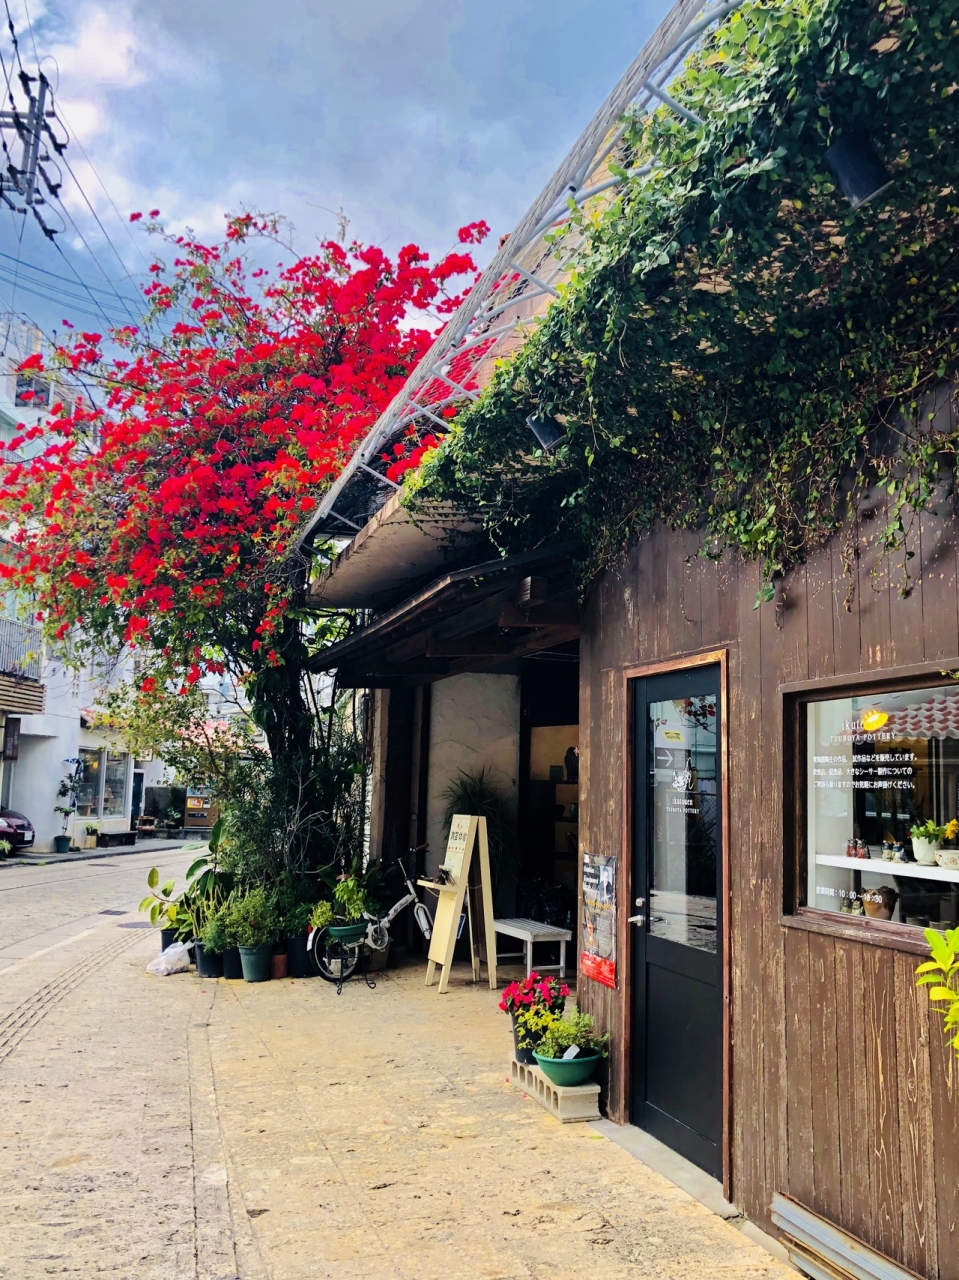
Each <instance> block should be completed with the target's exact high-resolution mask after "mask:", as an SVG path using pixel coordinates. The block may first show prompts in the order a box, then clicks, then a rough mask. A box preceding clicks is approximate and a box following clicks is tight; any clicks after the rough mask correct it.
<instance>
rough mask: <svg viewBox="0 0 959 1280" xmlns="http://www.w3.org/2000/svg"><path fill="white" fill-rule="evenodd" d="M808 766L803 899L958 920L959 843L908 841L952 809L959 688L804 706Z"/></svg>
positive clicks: (860, 912) (958, 762)
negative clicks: (916, 830)
mask: <svg viewBox="0 0 959 1280" xmlns="http://www.w3.org/2000/svg"><path fill="white" fill-rule="evenodd" d="M805 764H806V814H805V821H806V833H805V834H806V877H805V886H804V894H803V895H802V898H803V899H804V903H805V905H807V906H809V907H815V908H817V909H818V910H821V911H829V912H837V913H842V914H844V915H854V916H869V917H872V918H873V919H877V920H892V921H895V922H897V923H901V924H909V925H915V926H917V927H918V926H921V927H927V926H929V925H932V926H933V927H938V928H946V927H954V926H955V925H956V924H957V923H959V848H957V846H959V841H957V840H956V839H955V838H950V835H951V833H946V834H945V836H944V838H941V839H939V840H938V841H933V842H931V843H928V842H924V841H923V840H921V839H914V838H913V837H911V836H910V830H911V829H912V828H914V827H916V826H920V825H922V824H923V823H926V822H932V823H934V824H936V826H938V827H940V828H942V827H946V826H947V824H948V823H949V822H950V821H951V820H952V819H954V818H955V817H956V815H957V809H959V687H957V686H956V685H944V686H939V687H937V688H930V689H914V690H910V691H907V692H902V691H899V692H895V693H882V694H857V695H856V696H855V697H848V698H833V699H830V700H828V701H824V702H810V703H808V704H807V706H806V741H805ZM934 834H936V835H938V834H939V833H934ZM936 843H938V844H939V848H938V849H937V848H936V847H935V845H936Z"/></svg>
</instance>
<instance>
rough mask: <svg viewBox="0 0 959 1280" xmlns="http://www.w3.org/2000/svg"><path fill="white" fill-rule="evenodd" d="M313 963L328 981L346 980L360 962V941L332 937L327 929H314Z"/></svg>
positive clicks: (312, 944)
mask: <svg viewBox="0 0 959 1280" xmlns="http://www.w3.org/2000/svg"><path fill="white" fill-rule="evenodd" d="M310 949H311V951H312V952H313V963H314V964H315V965H316V969H317V972H318V973H319V975H320V977H321V978H325V979H326V981H327V982H345V981H346V979H347V978H349V977H351V975H352V974H353V971H354V970H355V969H356V966H357V965H358V964H359V962H360V943H358V942H341V941H340V940H339V938H330V937H329V936H328V931H327V930H326V929H314V930H313V936H312V938H311V939H310Z"/></svg>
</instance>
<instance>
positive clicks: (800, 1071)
mask: <svg viewBox="0 0 959 1280" xmlns="http://www.w3.org/2000/svg"><path fill="white" fill-rule="evenodd" d="M785 950H786V1054H787V1061H788V1063H789V1067H788V1084H789V1087H788V1090H787V1092H786V1123H787V1134H788V1138H789V1146H788V1153H787V1169H788V1180H787V1183H786V1184H785V1185H784V1186H783V1187H781V1188H779V1189H780V1190H783V1191H787V1192H788V1194H789V1195H791V1196H793V1197H794V1198H795V1199H796V1200H798V1201H800V1203H801V1204H805V1205H809V1206H810V1208H811V1207H812V1205H813V1200H814V1198H815V1197H814V1190H813V1148H812V1143H810V1141H809V1133H810V1128H811V1125H812V1112H813V1090H814V1077H813V1072H812V1064H811V1061H810V1040H811V1037H810V1034H809V1031H810V1010H809V1002H810V974H809V935H807V934H805V933H800V932H798V931H796V932H792V933H790V934H789V935H787V937H786V948H785Z"/></svg>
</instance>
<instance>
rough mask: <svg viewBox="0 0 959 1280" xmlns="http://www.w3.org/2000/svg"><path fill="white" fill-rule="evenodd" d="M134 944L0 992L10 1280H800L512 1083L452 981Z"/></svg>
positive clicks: (492, 1029)
mask: <svg viewBox="0 0 959 1280" xmlns="http://www.w3.org/2000/svg"><path fill="white" fill-rule="evenodd" d="M123 923H127V921H123V920H121V921H118V922H117V923H113V922H110V923H108V924H104V925H102V926H100V927H99V928H98V929H97V930H95V931H94V933H93V934H91V935H89V936H87V937H85V938H84V939H82V940H81V941H80V942H78V943H77V944H76V945H75V947H72V948H71V949H70V953H69V956H68V957H66V959H67V960H68V961H69V963H68V964H67V965H66V967H64V963H65V958H64V957H63V956H62V953H57V952H50V953H47V954H45V955H43V956H41V957H39V958H37V959H34V960H23V961H18V962H17V964H16V965H14V966H12V967H11V968H10V969H9V970H7V971H5V972H3V973H0V997H2V1000H0V1096H2V1097H3V1098H4V1106H3V1108H2V1111H0V1237H2V1239H3V1240H4V1247H3V1250H2V1251H0V1277H2V1280H39V1278H40V1277H45V1276H54V1275H55V1276H82V1277H88V1276H97V1275H109V1276H116V1277H120V1278H122V1280H133V1278H136V1280H141V1278H142V1280H185V1278H186V1277H193V1278H194V1280H236V1278H237V1277H239V1280H301V1278H302V1277H303V1276H305V1275H309V1276H311V1277H317V1278H326V1277H329V1278H330V1280H386V1278H390V1277H396V1278H402V1280H440V1278H442V1280H458V1278H460V1277H462V1278H463V1280H465V1278H466V1277H469V1278H470V1280H474V1277H503V1278H505V1277H523V1278H525V1280H566V1278H569V1280H572V1278H573V1277H577V1278H580V1277H582V1276H584V1275H585V1276H591V1277H596V1278H597V1280H626V1278H627V1277H629V1278H630V1280H635V1278H638V1277H651V1278H652V1277H656V1280H687V1278H690V1280H691V1278H692V1277H697V1278H700V1277H701V1278H702V1280H727V1278H730V1280H731V1278H732V1277H743V1278H746V1277H748V1278H750V1280H787V1277H791V1278H793V1280H794V1277H795V1273H794V1272H792V1271H789V1270H788V1269H787V1268H786V1267H784V1266H783V1265H782V1264H780V1263H779V1262H777V1261H775V1260H773V1259H772V1258H770V1256H769V1255H768V1254H766V1253H765V1252H764V1251H763V1250H762V1249H760V1248H759V1247H757V1246H756V1245H755V1244H753V1243H752V1242H751V1241H750V1240H748V1239H746V1238H745V1237H744V1236H743V1235H742V1234H741V1233H740V1232H739V1231H737V1230H736V1229H735V1228H734V1227H733V1226H731V1225H729V1224H728V1223H725V1222H723V1221H722V1220H721V1219H720V1218H719V1217H716V1216H714V1215H713V1214H711V1213H710V1212H709V1211H708V1210H707V1209H705V1208H704V1207H703V1206H702V1205H700V1204H699V1203H697V1202H696V1201H694V1200H692V1199H691V1198H690V1197H689V1196H688V1195H686V1193H685V1192H683V1191H681V1190H680V1189H679V1188H678V1187H675V1186H673V1185H672V1184H671V1183H669V1182H667V1181H665V1179H663V1178H661V1177H660V1176H659V1175H657V1174H656V1173H654V1172H653V1171H652V1170H650V1169H649V1168H647V1167H646V1166H645V1165H643V1164H642V1163H640V1162H639V1161H638V1160H636V1159H635V1158H633V1157H632V1156H631V1155H629V1154H628V1153H627V1152H626V1151H624V1150H623V1149H622V1148H621V1147H620V1146H618V1145H616V1144H614V1143H613V1142H611V1141H609V1139H608V1138H606V1137H605V1136H603V1134H602V1133H601V1132H598V1131H597V1129H596V1128H594V1127H592V1126H589V1125H567V1126H560V1125H559V1124H557V1123H556V1122H555V1121H553V1120H552V1119H551V1118H550V1117H549V1116H548V1115H547V1114H546V1113H545V1112H544V1111H543V1110H542V1109H541V1108H540V1107H539V1106H538V1105H537V1104H536V1103H535V1102H533V1101H532V1100H531V1099H528V1098H524V1097H523V1096H522V1094H521V1093H519V1092H518V1091H517V1090H516V1089H514V1088H513V1087H511V1086H510V1085H508V1084H507V1083H506V1078H505V1077H506V1071H505V1059H506V1052H507V1047H508V1043H509V1035H508V1026H507V1023H506V1019H505V1017H504V1016H503V1015H502V1014H501V1013H500V1012H499V1010H498V1009H497V1008H496V1003H495V998H494V996H493V994H492V993H491V992H490V991H489V989H488V988H486V987H472V986H470V985H468V984H467V983H466V981H465V976H466V974H465V973H464V974H463V975H462V976H461V975H459V974H454V977H453V980H452V983H451V988H450V992H449V993H448V994H447V995H445V996H439V995H438V994H437V992H436V990H435V988H433V989H432V990H427V989H426V988H425V987H424V986H423V971H422V968H421V967H420V966H412V967H410V968H408V969H405V970H400V971H391V972H389V973H387V974H383V975H378V978H377V989H376V990H375V991H369V990H367V988H366V987H365V986H364V985H363V984H362V983H358V982H355V981H354V982H351V983H349V984H347V986H346V987H345V988H344V991H343V994H342V996H340V997H337V996H336V994H335V991H334V990H333V989H332V988H331V987H329V986H328V985H327V984H325V983H323V982H322V981H321V980H320V979H309V980H301V981H296V982H293V981H289V980H287V981H285V982H270V983H263V984H259V985H253V986H250V985H246V984H244V983H242V982H239V983H228V982H225V981H222V980H221V981H219V982H207V981H201V980H199V979H198V978H197V977H196V976H195V974H193V973H191V974H183V975H177V976H174V977H171V978H154V977H152V976H150V975H149V974H147V973H146V972H145V965H146V962H147V960H148V959H149V957H150V955H151V954H153V953H154V951H155V947H156V939H155V937H154V936H147V935H146V934H145V932H141V931H137V930H123V929H122V928H118V927H117V924H121V925H122V924H123ZM58 955H59V959H58ZM4 1014H5V1015H6V1016H2V1015H4Z"/></svg>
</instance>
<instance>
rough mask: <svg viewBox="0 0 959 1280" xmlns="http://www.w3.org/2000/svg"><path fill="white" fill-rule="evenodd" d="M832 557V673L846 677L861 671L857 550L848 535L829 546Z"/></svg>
mask: <svg viewBox="0 0 959 1280" xmlns="http://www.w3.org/2000/svg"><path fill="white" fill-rule="evenodd" d="M829 558H830V561H831V563H832V632H833V674H834V675H846V674H848V673H850V672H854V671H859V670H861V662H862V647H861V637H860V626H859V602H860V596H861V594H862V593H861V591H860V590H859V579H858V573H857V562H856V560H855V558H854V548H853V547H851V546H850V544H849V540H848V538H847V536H846V533H845V532H843V534H842V535H841V536H839V537H836V538H833V540H832V542H831V543H830V544H829Z"/></svg>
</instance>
